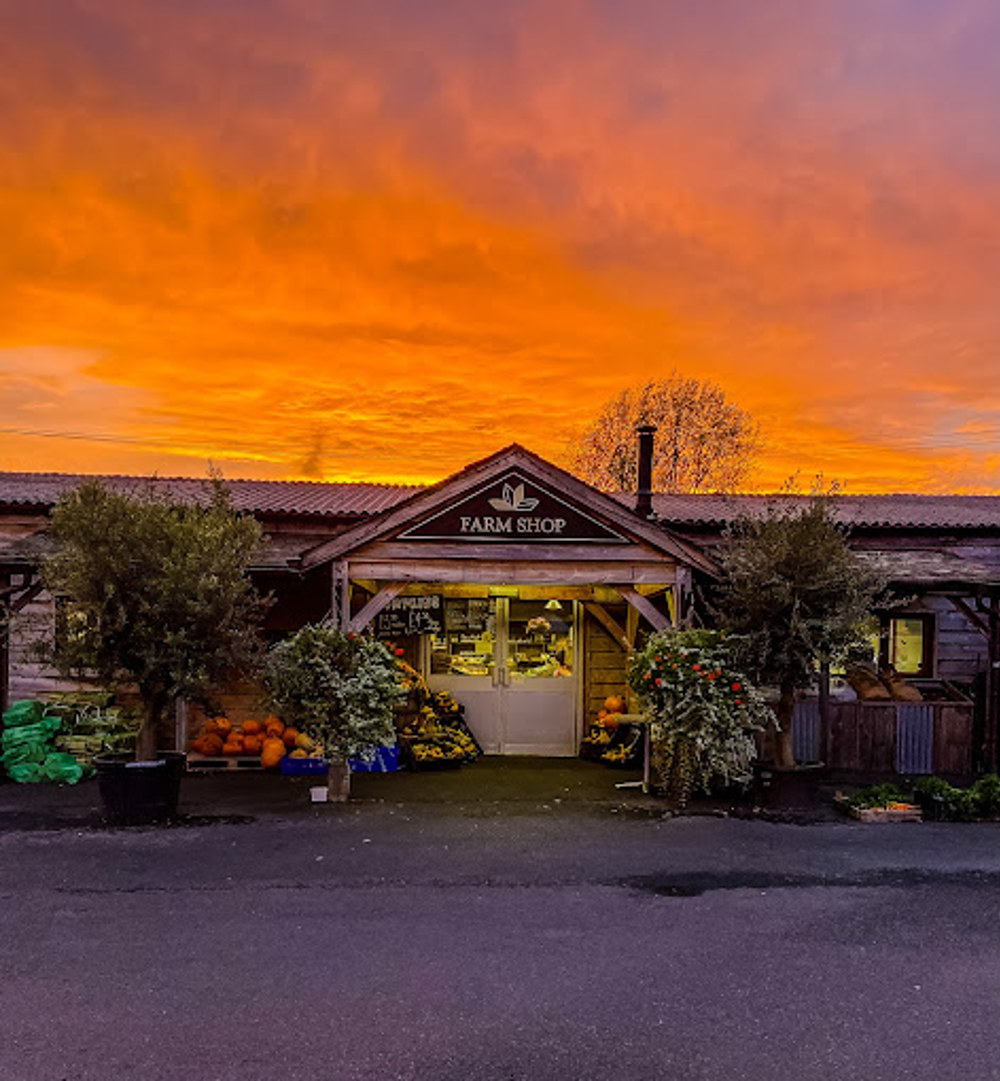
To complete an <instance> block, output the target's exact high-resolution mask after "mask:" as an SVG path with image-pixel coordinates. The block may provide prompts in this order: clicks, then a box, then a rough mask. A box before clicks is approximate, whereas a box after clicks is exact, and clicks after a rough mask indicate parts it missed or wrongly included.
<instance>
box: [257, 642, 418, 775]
mask: <svg viewBox="0 0 1000 1081" xmlns="http://www.w3.org/2000/svg"><path fill="white" fill-rule="evenodd" d="M266 683H267V688H268V692H269V697H270V701H271V703H272V705H273V707H274V708H275V709H276V710H277V711H278V713H280V714H281V716H282V718H283V719H284V720H285V722H286V723H288V724H292V725H294V726H295V727H296V728H299V729H301V730H302V731H304V732H305V733H306V734H307V735H309V736H311V737H312V738H313V739H315V740H316V741H317V742H319V743H321V744H322V746H323V749H324V752H325V754H326V757H327V758H328V759H329V760H330V762H331V764H332V765H343V764H344V763H346V762H347V761H348V759H351V758H367V757H369V756H371V755H372V754H374V752H375V751H376V750H377V749H378V748H379V747H380V746H385V747H390V746H392V745H393V744H394V743H395V742H396V727H395V723H394V718H395V707H396V703H397V702H398V701H399V700H400V699H401V698H403V697H404V696H405V693H406V692H405V691H404V689H403V687H402V686H401V684H400V681H399V671H398V668H397V665H396V661H395V658H394V657H393V656H392V654H391V653H390V652H389V650H388V649H386V647H385V646H383V645H382V644H381V642H378V641H376V640H375V639H374V638H372V637H371V636H369V635H354V634H347V633H345V632H344V631H341V630H338V629H337V628H336V627H332V626H327V625H318V626H316V625H311V624H308V625H306V626H305V627H302V628H301V629H300V630H298V631H297V632H296V633H295V634H293V635H292V636H291V637H290V638H286V639H285V640H284V641H282V642H278V643H277V644H276V645H274V646H272V647H271V651H270V653H269V654H268V661H267V675H266ZM333 788H334V783H333V778H332V771H331V789H333Z"/></svg>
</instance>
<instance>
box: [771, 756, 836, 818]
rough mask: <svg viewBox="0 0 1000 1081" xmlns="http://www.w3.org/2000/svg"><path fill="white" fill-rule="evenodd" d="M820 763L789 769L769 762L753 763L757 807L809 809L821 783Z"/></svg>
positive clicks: (814, 801) (821, 771)
mask: <svg viewBox="0 0 1000 1081" xmlns="http://www.w3.org/2000/svg"><path fill="white" fill-rule="evenodd" d="M823 772H824V767H823V763H822V762H809V763H805V764H803V765H796V766H792V767H790V768H789V767H782V766H776V765H774V763H773V762H755V763H754V778H753V780H754V802H755V803H756V804H757V806H758V807H770V808H773V809H776V810H777V809H782V808H784V809H789V810H790V809H792V808H805V807H812V806H813V805H814V804H815V803H816V800H817V797H818V794H819V791H818V790H819V785H820V782H821V781H822V780H823Z"/></svg>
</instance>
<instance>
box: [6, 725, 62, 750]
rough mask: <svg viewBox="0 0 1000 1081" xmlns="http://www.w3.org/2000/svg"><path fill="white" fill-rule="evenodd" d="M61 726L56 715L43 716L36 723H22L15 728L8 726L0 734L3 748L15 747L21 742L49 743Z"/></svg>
mask: <svg viewBox="0 0 1000 1081" xmlns="http://www.w3.org/2000/svg"><path fill="white" fill-rule="evenodd" d="M61 727H62V721H60V720H59V718H58V717H43V718H42V719H41V720H40V721H38V723H37V724H22V725H20V726H19V727H17V728H8V729H6V730H5V731H4V733H3V735H0V743H2V744H3V747H4V750H6V749H7V748H8V747H17V746H19V745H20V744H22V743H49V742H50V741H51V739H52V737H53V736H54V735H55V734H56V732H58V731H59V729H60V728H61Z"/></svg>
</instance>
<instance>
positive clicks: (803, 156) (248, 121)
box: [0, 0, 1000, 491]
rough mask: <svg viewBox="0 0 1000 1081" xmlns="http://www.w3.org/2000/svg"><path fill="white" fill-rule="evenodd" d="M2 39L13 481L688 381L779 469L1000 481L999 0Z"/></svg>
mask: <svg viewBox="0 0 1000 1081" xmlns="http://www.w3.org/2000/svg"><path fill="white" fill-rule="evenodd" d="M0 6H2V0H0ZM6 26H7V31H8V32H7V33H5V35H4V36H3V37H2V38H0V228H2V235H3V237H4V243H3V245H2V246H0V390H2V392H3V403H4V410H3V416H2V420H0V468H7V469H31V468H45V469H81V468H87V469H93V470H101V471H107V470H119V471H139V470H152V469H156V470H158V471H160V472H163V473H170V472H176V473H192V472H193V473H198V472H202V471H203V469H204V463H205V461H206V460H207V459H211V460H214V461H215V462H217V463H219V464H220V465H222V467H223V469H224V471H225V472H227V473H229V474H231V475H257V476H300V475H315V476H327V477H330V478H333V477H344V478H351V479H376V478H384V479H416V480H426V479H437V478H439V477H441V476H442V475H444V474H445V473H447V472H449V471H451V470H452V469H454V468H457V467H459V466H461V465H462V464H464V463H465V462H467V461H469V460H471V459H473V458H476V457H479V456H481V455H483V454H486V453H488V452H489V451H491V450H493V449H496V447H498V446H500V445H502V444H504V443H507V442H510V441H511V440H514V439H516V440H518V441H520V442H523V443H525V444H527V445H528V446H530V447H532V448H533V449H535V450H537V451H539V452H540V453H542V454H546V455H549V456H551V457H554V458H556V459H559V458H560V457H561V456H562V455H563V453H564V450H565V447H566V444H567V442H568V440H569V438H570V437H571V436H572V434H573V432H574V430H575V429H576V428H577V427H578V426H579V425H580V424H581V423H582V422H583V421H585V420H586V419H587V418H588V417H589V416H591V415H592V414H593V413H594V412H596V410H597V407H598V406H599V405H600V403H601V402H602V401H603V400H604V399H605V398H607V397H609V396H611V395H612V394H614V393H616V392H617V391H618V390H619V389H621V387H622V386H624V385H626V384H627V383H629V382H634V381H638V380H642V379H645V378H648V377H655V376H658V375H661V374H666V372H668V371H669V370H670V369H671V368H677V369H678V370H680V371H681V372H683V373H684V374H693V375H697V376H700V377H704V378H710V379H713V380H715V381H717V382H719V383H720V384H721V385H723V386H724V387H725V388H726V390H727V391H728V392H729V394H730V396H731V397H732V398H734V399H735V400H736V401H738V402H739V403H740V404H742V405H744V406H746V407H747V408H749V409H751V410H752V411H753V412H754V413H755V414H756V415H757V416H758V418H759V419H760V420H761V421H762V423H763V425H764V428H765V432H766V435H767V440H768V445H767V450H766V453H765V455H764V459H763V461H762V464H761V469H760V471H759V475H758V483H759V484H760V485H761V486H764V487H767V486H773V485H775V484H778V483H780V482H781V480H783V479H784V478H785V477H786V476H787V475H788V474H790V473H792V472H793V471H795V470H800V471H801V472H803V473H804V474H806V475H809V474H813V473H816V472H823V473H824V474H825V475H826V476H827V477H829V478H841V479H844V480H846V481H847V483H848V486H849V489H850V490H853V491H864V490H878V489H913V490H926V491H935V490H947V489H952V490H954V489H962V490H980V491H986V490H993V489H996V488H998V487H1000V440H998V434H997V433H998V420H1000V391H996V390H995V389H994V388H995V386H996V385H998V378H997V377H998V376H1000V307H998V305H997V304H996V299H995V294H996V282H997V280H1000V140H998V139H997V138H996V134H997V128H998V122H1000V69H998V68H997V66H996V64H995V63H994V58H995V55H996V51H997V49H998V47H1000V11H998V10H997V8H996V5H995V4H992V3H990V2H989V0H981V2H975V0H954V2H952V3H949V4H937V3H925V2H924V0H886V2H884V3H880V4H878V5H872V4H871V3H870V2H869V0H816V2H813V3H810V4H808V5H803V4H801V3H797V2H792V0H787V2H781V0H778V2H773V3H769V4H766V5H750V4H745V3H742V2H739V0H706V2H704V3H699V4H697V5H694V4H688V3H670V2H665V0H614V2H612V0H604V2H599V0H591V2H587V3H584V2H579V0H545V2H539V0H531V2H528V0H524V2H522V3H512V4H506V5H492V6H485V5H483V6H481V5H473V4H462V3H445V2H443V0H433V2H431V0H423V2H422V3H420V4H419V5H417V4H413V3H412V2H409V0H396V2H394V3H375V4H372V5H357V4H346V3H344V4H338V3H331V2H330V0H241V2H239V3H236V2H234V0H233V2H229V0H216V2H212V3H205V2H204V0H172V2H171V3H170V4H157V3H153V2H152V0H144V2H138V0H131V2H126V0H76V2H73V0H44V2H42V3H38V4H33V5H30V6H28V5H18V11H17V18H16V19H8V20H6ZM31 432H36V433H44V434H38V435H30V434H25V433H31ZM58 433H63V436H64V437H62V438H60V437H59V434H58Z"/></svg>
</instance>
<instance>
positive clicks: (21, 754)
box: [0, 743, 49, 773]
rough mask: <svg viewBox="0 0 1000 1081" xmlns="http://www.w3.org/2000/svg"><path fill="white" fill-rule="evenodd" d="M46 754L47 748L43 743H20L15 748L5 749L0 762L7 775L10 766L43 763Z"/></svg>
mask: <svg viewBox="0 0 1000 1081" xmlns="http://www.w3.org/2000/svg"><path fill="white" fill-rule="evenodd" d="M48 753H49V748H48V746H47V745H46V744H44V743H20V744H18V745H17V746H16V747H7V748H5V749H4V753H3V754H2V755H0V762H2V763H3V766H4V769H5V770H7V772H8V773H9V772H10V769H11V767H12V766H23V765H27V764H28V763H39V762H42V761H44V760H45V756H46V755H47V754H48Z"/></svg>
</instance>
